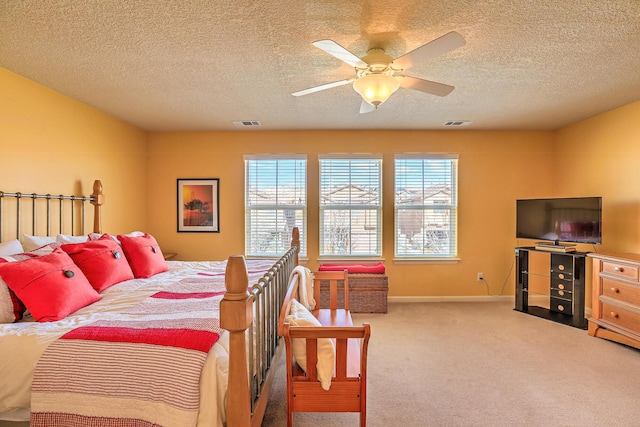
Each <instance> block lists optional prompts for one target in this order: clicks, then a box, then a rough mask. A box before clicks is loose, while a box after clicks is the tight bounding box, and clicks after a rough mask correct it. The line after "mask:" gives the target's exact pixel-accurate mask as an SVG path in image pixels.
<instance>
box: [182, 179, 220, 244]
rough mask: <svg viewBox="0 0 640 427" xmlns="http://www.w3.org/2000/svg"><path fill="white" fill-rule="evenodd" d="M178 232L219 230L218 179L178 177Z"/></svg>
mask: <svg viewBox="0 0 640 427" xmlns="http://www.w3.org/2000/svg"><path fill="white" fill-rule="evenodd" d="M177 184H178V190H177V196H178V200H177V207H178V232H179V233H219V232H220V191H219V190H220V180H219V179H218V178H178V180H177Z"/></svg>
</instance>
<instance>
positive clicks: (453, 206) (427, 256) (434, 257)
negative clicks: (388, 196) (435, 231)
mask: <svg viewBox="0 0 640 427" xmlns="http://www.w3.org/2000/svg"><path fill="white" fill-rule="evenodd" d="M402 160H420V161H422V163H423V165H424V164H425V163H426V162H428V161H430V160H433V161H442V160H448V161H450V162H451V171H450V173H449V175H448V176H447V178H448V179H449V180H450V183H451V188H450V191H451V195H450V202H449V203H447V204H445V203H442V202H434V203H433V204H431V205H425V204H421V205H413V206H412V205H400V204H399V203H398V196H397V195H398V190H399V188H400V186H399V180H400V178H401V175H400V171H399V169H400V168H399V165H398V161H402ZM458 171H459V156H458V154H453V153H446V154H433V153H416V154H395V155H394V173H393V177H394V195H393V214H394V224H393V227H394V228H393V234H394V244H393V250H394V261H398V262H413V261H415V262H432V261H434V262H447V261H452V262H455V261H458V260H459V257H458V240H459V229H458V217H459V203H458V197H459V176H458ZM424 177H425V175H424V174H423V175H422V178H421V179H422V181H423V183H422V187H421V190H422V191H423V194H424V190H425V188H429V187H425V183H424ZM445 180H446V179H445ZM404 182H407V181H406V179H405V180H404ZM407 208H408V209H407ZM400 209H402V210H404V211H405V212H406V211H407V210H408V211H412V210H415V211H421V212H424V211H427V210H428V211H446V212H448V217H449V219H450V220H449V225H448V228H447V229H446V230H439V231H441V232H448V235H449V236H450V237H449V243H448V245H447V246H448V251H446V252H445V253H443V254H437V253H424V247H423V249H422V252H421V253H419V254H415V255H412V254H408V253H407V252H405V251H400V242H399V240H400V236H401V233H399V224H398V222H399V218H401V215H400V214H399V210H400ZM422 218H424V215H423V216H422ZM421 230H422V229H421Z"/></svg>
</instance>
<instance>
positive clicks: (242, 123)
mask: <svg viewBox="0 0 640 427" xmlns="http://www.w3.org/2000/svg"><path fill="white" fill-rule="evenodd" d="M233 124H234V125H236V126H237V127H239V128H243V127H254V126H262V123H260V122H259V121H257V120H242V121H239V122H233Z"/></svg>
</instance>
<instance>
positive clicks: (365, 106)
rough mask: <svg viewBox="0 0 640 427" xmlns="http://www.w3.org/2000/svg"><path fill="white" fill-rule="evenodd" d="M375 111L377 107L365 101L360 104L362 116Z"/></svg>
mask: <svg viewBox="0 0 640 427" xmlns="http://www.w3.org/2000/svg"><path fill="white" fill-rule="evenodd" d="M375 109H376V107H375V106H374V105H371V104H369V103H368V102H367V101H365V100H364V99H363V100H362V103H360V114H366V113H370V112H372V111H373V110H375Z"/></svg>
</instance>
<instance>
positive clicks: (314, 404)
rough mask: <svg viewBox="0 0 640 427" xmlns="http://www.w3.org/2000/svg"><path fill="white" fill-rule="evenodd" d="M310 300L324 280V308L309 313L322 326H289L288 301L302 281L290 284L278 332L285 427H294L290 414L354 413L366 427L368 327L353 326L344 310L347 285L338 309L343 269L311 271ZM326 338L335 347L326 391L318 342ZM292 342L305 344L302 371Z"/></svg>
mask: <svg viewBox="0 0 640 427" xmlns="http://www.w3.org/2000/svg"><path fill="white" fill-rule="evenodd" d="M314 276H315V277H314V299H315V300H316V305H319V302H320V286H319V282H320V281H323V282H324V281H328V282H329V284H330V285H329V295H330V304H329V308H322V309H315V310H312V311H311V314H312V315H313V317H315V318H316V319H317V320H318V321H319V323H320V325H321V326H293V325H290V324H289V323H288V322H287V321H286V319H287V316H288V315H289V314H290V312H291V307H292V300H293V299H294V298H295V299H298V295H299V292H298V287H299V286H300V283H301V280H302V278H301V277H300V276H299V275H298V280H291V281H290V284H289V288H288V289H287V294H286V296H285V300H284V303H283V305H282V310H281V312H280V321H279V324H278V332H279V334H280V335H281V336H283V337H284V342H285V348H286V375H287V426H289V427H291V426H293V413H294V412H359V413H360V426H365V425H366V414H367V398H366V396H367V393H366V391H367V349H368V344H369V337H370V335H371V327H370V325H369V324H368V323H364V324H363V325H362V326H354V325H353V321H352V319H351V312H350V311H349V286H340V290H341V291H342V292H344V296H343V297H342V296H341V297H342V298H340V299H341V301H343V302H344V306H342V307H340V308H339V307H338V282H339V281H344V282H345V283H348V275H347V272H346V271H344V272H343V271H338V272H334V271H327V272H317V273H314ZM326 338H329V339H331V340H332V341H333V342H334V344H335V365H334V371H333V376H332V378H331V387H330V388H329V390H324V389H323V388H322V386H321V383H320V382H319V380H318V372H317V369H316V365H317V363H318V340H319V339H326ZM294 339H305V340H306V367H307V369H306V372H305V371H304V370H303V369H302V368H301V367H300V365H299V364H298V363H297V362H296V359H295V358H294V354H293V341H292V340H294Z"/></svg>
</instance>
